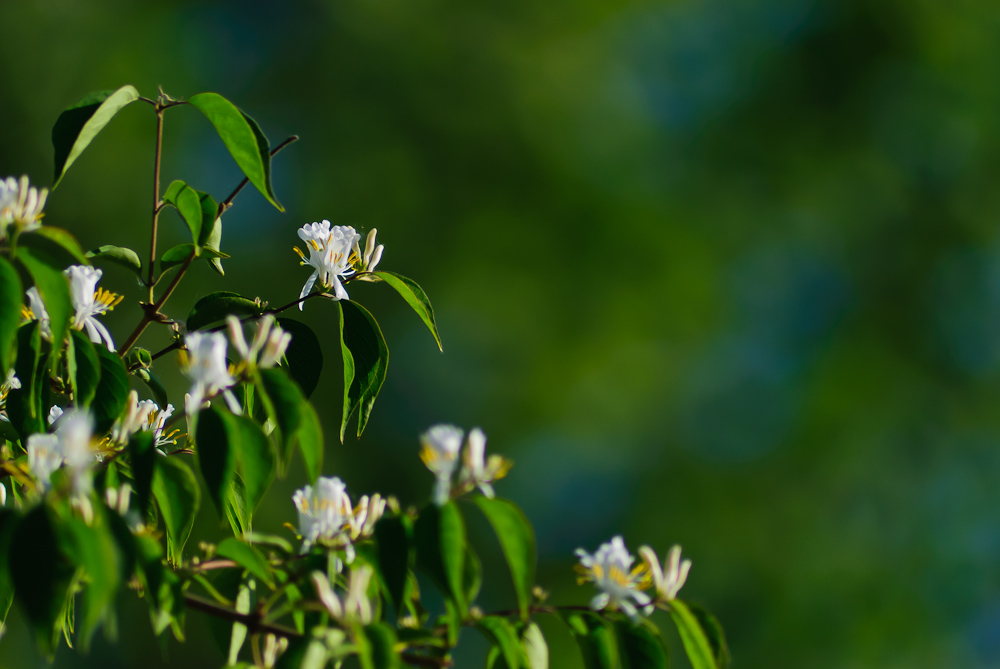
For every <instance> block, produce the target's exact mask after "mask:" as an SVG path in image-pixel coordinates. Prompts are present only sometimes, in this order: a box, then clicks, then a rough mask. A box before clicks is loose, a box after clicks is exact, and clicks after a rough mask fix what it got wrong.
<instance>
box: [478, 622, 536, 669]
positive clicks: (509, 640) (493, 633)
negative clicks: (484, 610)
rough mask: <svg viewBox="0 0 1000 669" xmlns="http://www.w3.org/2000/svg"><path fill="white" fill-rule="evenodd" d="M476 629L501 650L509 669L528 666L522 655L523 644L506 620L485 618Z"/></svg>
mask: <svg viewBox="0 0 1000 669" xmlns="http://www.w3.org/2000/svg"><path fill="white" fill-rule="evenodd" d="M476 628H477V629H478V630H479V631H480V632H482V633H483V635H484V636H485V637H486V638H487V639H489V640H490V642H491V643H492V644H493V645H494V646H495V647H496V648H499V649H500V656H501V657H502V659H503V661H504V663H505V664H506V665H507V668H508V669H519V667H521V665H523V664H526V662H525V658H524V657H523V656H522V653H521V644H520V643H519V642H518V639H517V632H516V631H515V630H514V626H513V625H511V624H510V622H509V621H508V620H507V619H506V618H502V617H500V616H485V617H483V618H480V619H479V621H478V622H477V623H476Z"/></svg>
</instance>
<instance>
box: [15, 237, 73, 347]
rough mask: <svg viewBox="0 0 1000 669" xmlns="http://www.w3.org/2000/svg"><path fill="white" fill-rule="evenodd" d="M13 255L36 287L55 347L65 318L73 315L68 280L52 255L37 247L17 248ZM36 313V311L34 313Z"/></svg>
mask: <svg viewBox="0 0 1000 669" xmlns="http://www.w3.org/2000/svg"><path fill="white" fill-rule="evenodd" d="M17 259H18V261H20V263H21V264H22V265H24V268H25V269H26V270H28V274H30V275H31V278H32V280H33V281H34V282H35V287H37V288H38V292H39V294H40V295H41V296H42V302H43V303H44V304H45V310H46V311H47V312H48V314H49V327H50V328H51V330H52V341H53V342H55V348H56V349H59V348H60V347H61V346H62V341H63V338H64V337H65V336H66V329H67V328H68V327H69V319H70V317H71V316H72V315H73V302H72V300H71V299H70V295H69V282H68V281H67V280H66V275H64V274H63V273H62V267H60V266H59V264H58V263H56V261H55V260H53V258H52V256H50V255H48V254H47V253H44V252H42V251H39V250H37V249H30V248H22V249H18V251H17ZM35 316H36V317H38V314H35Z"/></svg>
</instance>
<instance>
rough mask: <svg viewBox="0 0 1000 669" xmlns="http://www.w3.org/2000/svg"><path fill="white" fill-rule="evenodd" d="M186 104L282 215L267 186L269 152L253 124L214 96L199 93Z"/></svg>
mask: <svg viewBox="0 0 1000 669" xmlns="http://www.w3.org/2000/svg"><path fill="white" fill-rule="evenodd" d="M188 102H189V103H190V104H191V105H193V106H194V107H196V108H197V109H198V110H199V111H201V113H203V114H204V115H205V117H206V118H208V120H209V121H210V122H211V123H212V125H213V126H215V131H216V132H217V133H219V137H220V138H221V139H222V142H223V144H225V145H226V148H227V149H229V153H230V154H231V155H232V156H233V159H234V160H235V161H236V164H237V165H239V167H240V170H241V171H242V172H243V174H245V175H246V177H247V179H249V180H250V183H252V184H253V185H254V186H255V187H256V188H257V190H259V191H260V192H261V194H262V195H263V196H264V197H266V198H267V200H268V202H270V203H271V204H273V205H274V206H275V207H276V208H277V209H278V211H284V210H285V209H284V207H282V206H281V204H280V203H279V202H278V199H277V198H276V197H275V195H274V189H273V188H272V186H271V148H270V146H269V145H268V142H267V138H266V137H265V136H264V133H263V132H261V130H260V127H259V126H258V125H257V123H256V121H254V120H253V119H252V118H250V117H249V116H247V115H246V114H244V113H243V112H242V111H240V110H239V109H237V108H236V106H235V105H234V104H233V103H231V102H230V101H229V100H227V99H225V98H224V97H222V96H221V95H219V94H218V93H199V94H198V95H195V96H194V97H192V98H191V99H190V100H188Z"/></svg>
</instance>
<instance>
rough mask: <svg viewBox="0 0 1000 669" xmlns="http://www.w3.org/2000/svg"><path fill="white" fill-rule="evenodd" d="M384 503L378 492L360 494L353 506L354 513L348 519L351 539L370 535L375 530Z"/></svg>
mask: <svg viewBox="0 0 1000 669" xmlns="http://www.w3.org/2000/svg"><path fill="white" fill-rule="evenodd" d="M385 503H386V502H385V500H384V499H383V498H382V496H381V495H379V494H378V493H375V494H374V495H372V496H371V497H368V495H362V496H361V499H359V500H358V505H357V506H356V507H354V513H352V514H351V517H350V518H349V519H348V523H349V525H350V528H351V540H352V541H355V540H357V539H359V538H363V537H370V536H371V535H372V532H374V531H375V523H377V522H378V521H379V519H380V518H381V517H382V514H384V513H385Z"/></svg>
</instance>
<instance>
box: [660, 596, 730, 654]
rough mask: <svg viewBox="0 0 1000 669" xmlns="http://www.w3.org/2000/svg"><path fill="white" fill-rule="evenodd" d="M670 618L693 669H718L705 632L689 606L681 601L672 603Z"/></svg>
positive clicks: (676, 600) (677, 600)
mask: <svg viewBox="0 0 1000 669" xmlns="http://www.w3.org/2000/svg"><path fill="white" fill-rule="evenodd" d="M669 612H670V617H671V618H672V619H673V621H674V625H676V627H677V633H678V634H679V635H680V637H681V642H683V644H684V651H685V652H686V653H687V656H688V660H689V661H690V662H691V667H692V669H717V666H718V665H717V664H716V660H715V652H714V651H713V649H712V644H711V643H710V642H709V640H708V637H707V636H706V634H705V631H704V630H703V629H702V627H701V623H699V622H698V618H697V616H695V615H694V614H693V613H692V612H691V609H689V608H688V606H687V604H685V603H684V602H682V601H681V600H679V599H675V600H673V601H671V602H670V609H669Z"/></svg>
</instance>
